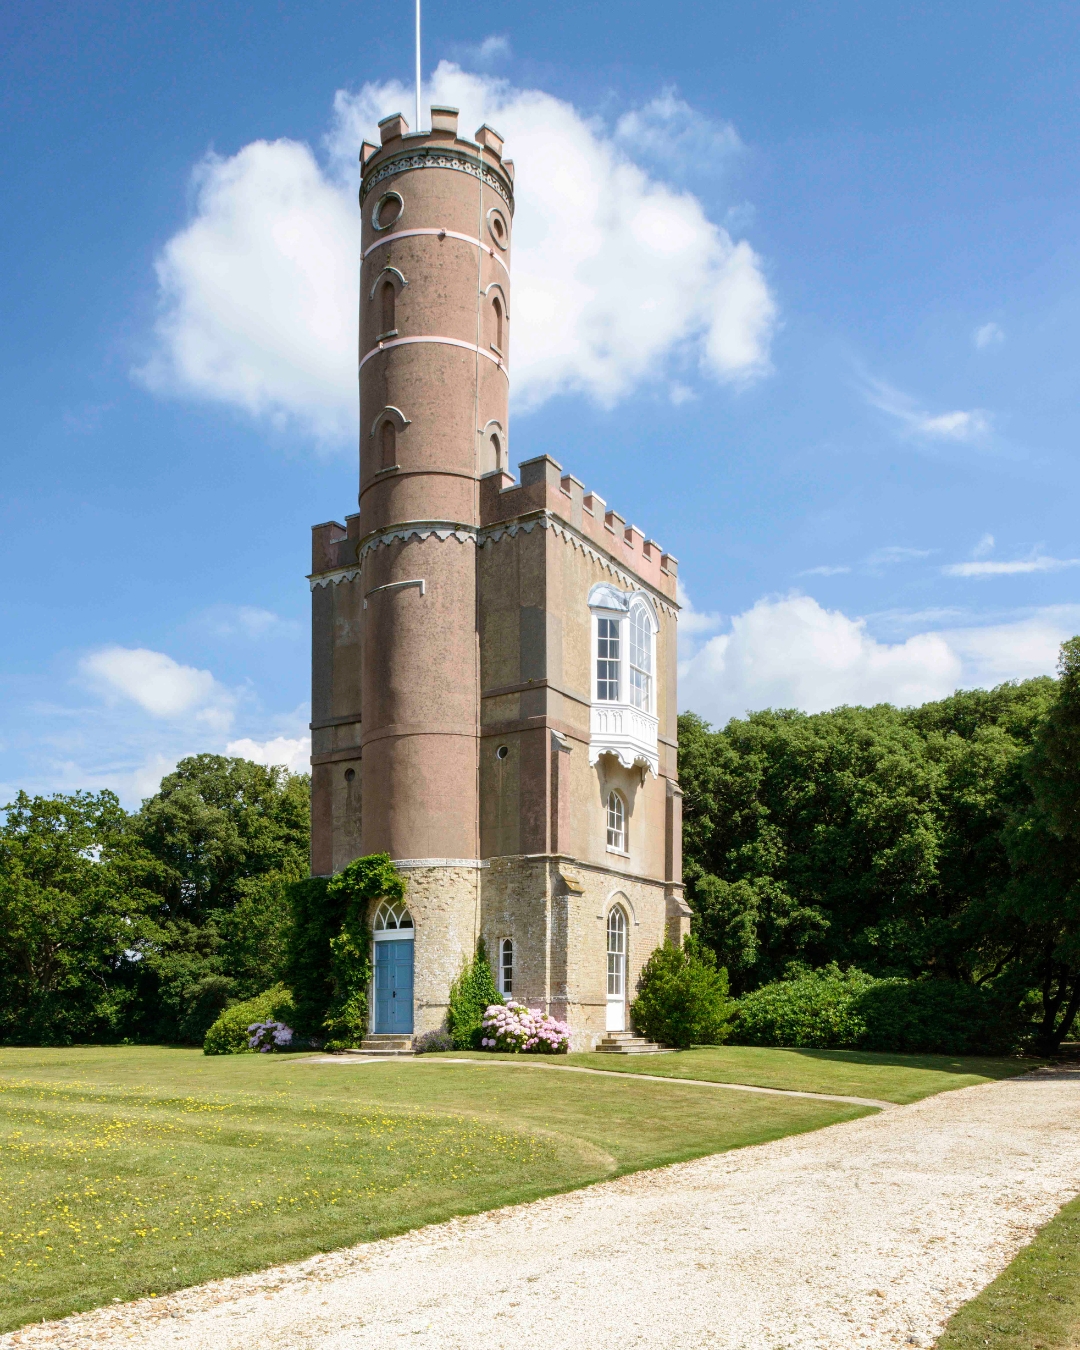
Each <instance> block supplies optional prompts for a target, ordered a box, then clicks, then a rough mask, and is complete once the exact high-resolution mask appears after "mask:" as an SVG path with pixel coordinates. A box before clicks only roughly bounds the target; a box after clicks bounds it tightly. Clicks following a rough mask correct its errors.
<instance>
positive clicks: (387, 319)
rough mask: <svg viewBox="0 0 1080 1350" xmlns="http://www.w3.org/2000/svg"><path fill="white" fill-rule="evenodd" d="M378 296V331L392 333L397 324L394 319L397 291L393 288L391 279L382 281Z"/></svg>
mask: <svg viewBox="0 0 1080 1350" xmlns="http://www.w3.org/2000/svg"><path fill="white" fill-rule="evenodd" d="M379 298H380V301H381V305H380V311H379V332H380V333H392V332H393V331H394V329H395V327H396V326H397V324H396V319H395V309H396V306H397V291H395V290H394V283H393V282H392V281H384V282H383V284H382V291H381V292H380V295H379Z"/></svg>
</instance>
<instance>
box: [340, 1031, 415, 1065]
mask: <svg viewBox="0 0 1080 1350" xmlns="http://www.w3.org/2000/svg"><path fill="white" fill-rule="evenodd" d="M342 1053H343V1054H346V1055H364V1056H365V1057H369V1056H377V1057H379V1058H380V1059H389V1058H395V1057H399V1056H401V1055H413V1054H415V1053H416V1052H415V1051H414V1050H413V1038H412V1037H411V1036H394V1035H390V1034H388V1033H386V1032H375V1033H373V1034H372V1035H371V1036H365V1037H364V1039H363V1040H362V1041H361V1042H360V1048H359V1049H358V1050H345V1051H343V1052H342Z"/></svg>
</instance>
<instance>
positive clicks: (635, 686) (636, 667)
mask: <svg viewBox="0 0 1080 1350" xmlns="http://www.w3.org/2000/svg"><path fill="white" fill-rule="evenodd" d="M652 636H653V635H652V624H651V623H650V622H649V616H648V614H647V612H646V610H645V606H644V605H635V606H634V608H633V609H632V610H631V612H630V701H631V703H633V705H634V707H635V708H640V709H641V710H642V712H652Z"/></svg>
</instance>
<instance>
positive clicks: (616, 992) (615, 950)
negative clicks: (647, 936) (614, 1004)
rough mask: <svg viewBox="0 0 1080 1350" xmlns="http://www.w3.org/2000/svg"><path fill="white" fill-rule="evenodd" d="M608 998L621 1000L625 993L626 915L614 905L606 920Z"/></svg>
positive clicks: (619, 907)
mask: <svg viewBox="0 0 1080 1350" xmlns="http://www.w3.org/2000/svg"><path fill="white" fill-rule="evenodd" d="M607 991H608V998H623V997H624V996H625V993H626V915H625V914H624V913H623V911H622V908H621V906H619V905H615V906H614V907H613V909H612V910H611V913H610V914H609V915H608V920H607Z"/></svg>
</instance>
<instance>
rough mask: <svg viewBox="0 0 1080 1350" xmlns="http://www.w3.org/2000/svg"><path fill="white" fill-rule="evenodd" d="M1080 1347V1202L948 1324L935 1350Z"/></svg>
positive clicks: (1067, 1209)
mask: <svg viewBox="0 0 1080 1350" xmlns="http://www.w3.org/2000/svg"><path fill="white" fill-rule="evenodd" d="M987 1346H989V1347H990V1350H1076V1347H1078V1346H1080V1199H1076V1200H1073V1201H1072V1202H1071V1203H1070V1204H1068V1205H1066V1206H1065V1207H1064V1209H1062V1210H1061V1211H1060V1212H1059V1213H1058V1215H1057V1217H1056V1218H1055V1219H1052V1220H1051V1221H1050V1222H1049V1223H1048V1224H1047V1225H1046V1227H1045V1228H1044V1229H1042V1231H1041V1232H1040V1233H1039V1234H1038V1236H1037V1237H1036V1238H1035V1241H1034V1242H1032V1243H1031V1245H1030V1246H1028V1247H1025V1248H1024V1250H1023V1251H1022V1252H1021V1253H1020V1254H1019V1256H1017V1257H1016V1259H1015V1260H1014V1261H1013V1262H1012V1264H1011V1265H1009V1266H1007V1267H1006V1268H1005V1270H1003V1271H1002V1273H1001V1274H1000V1275H999V1276H998V1277H997V1279H996V1280H995V1281H994V1282H993V1284H988V1285H987V1286H986V1288H985V1289H984V1290H983V1291H982V1293H981V1294H979V1295H978V1297H977V1298H973V1299H972V1300H971V1302H970V1303H966V1304H965V1305H964V1306H963V1307H962V1308H961V1309H960V1311H959V1312H958V1313H956V1314H955V1315H954V1316H953V1317H952V1318H951V1319H950V1321H949V1325H948V1326H947V1327H946V1328H945V1331H944V1333H943V1334H942V1335H941V1337H940V1338H939V1340H938V1342H937V1350H985V1347H987Z"/></svg>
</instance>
